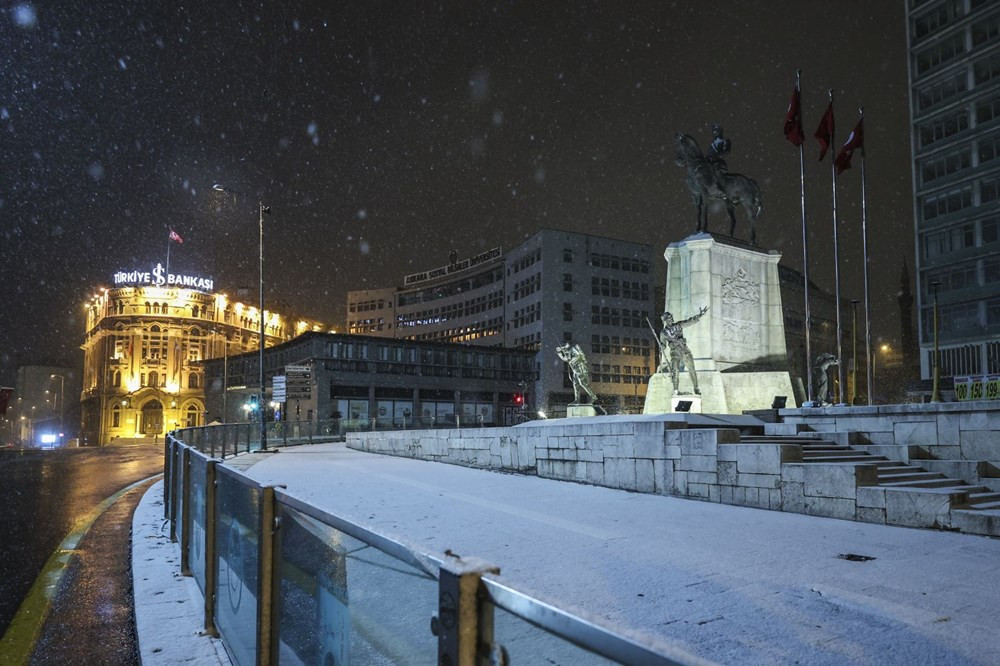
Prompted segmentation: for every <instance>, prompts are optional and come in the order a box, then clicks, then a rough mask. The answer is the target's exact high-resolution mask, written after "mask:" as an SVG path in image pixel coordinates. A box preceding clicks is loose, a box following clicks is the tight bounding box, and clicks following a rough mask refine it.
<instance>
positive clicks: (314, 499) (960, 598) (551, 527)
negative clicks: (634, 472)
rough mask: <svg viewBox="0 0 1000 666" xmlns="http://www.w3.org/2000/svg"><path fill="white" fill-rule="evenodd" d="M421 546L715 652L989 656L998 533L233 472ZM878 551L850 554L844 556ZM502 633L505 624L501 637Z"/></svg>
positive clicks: (754, 657)
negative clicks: (471, 559)
mask: <svg viewBox="0 0 1000 666" xmlns="http://www.w3.org/2000/svg"><path fill="white" fill-rule="evenodd" d="M245 473H247V474H248V475H249V476H251V477H253V478H254V479H256V480H258V481H260V482H262V483H268V484H283V485H285V486H287V492H289V493H290V494H293V495H295V496H297V497H299V498H301V499H304V500H307V501H309V502H311V503H314V504H316V505H318V506H320V507H321V508H323V509H325V510H327V511H329V512H331V513H335V514H337V515H341V516H343V517H346V518H349V519H351V520H354V521H356V522H359V523H362V524H364V525H366V526H368V527H369V528H371V529H374V530H376V531H382V532H386V533H389V534H393V535H398V536H401V537H403V538H405V539H406V540H408V541H410V542H412V543H416V544H419V545H421V546H422V547H424V548H426V549H427V550H428V551H429V552H438V553H440V552H443V551H444V550H445V549H451V550H452V551H453V552H456V553H459V554H461V555H462V556H477V557H481V558H483V559H486V560H489V561H492V562H494V563H496V564H497V565H499V566H500V568H501V572H502V574H503V575H504V577H505V578H507V579H508V580H510V581H513V582H515V583H523V584H524V585H526V586H528V587H530V588H532V589H535V590H537V591H539V592H541V593H543V594H546V595H550V596H554V597H556V598H559V599H562V600H565V601H566V602H568V603H570V604H573V605H575V606H579V607H582V608H584V609H586V610H589V611H591V612H593V613H595V614H597V615H599V616H603V617H605V618H608V619H609V620H610V621H612V622H613V623H615V624H619V625H623V626H626V627H630V628H634V629H636V630H639V631H641V632H643V633H646V634H650V635H652V636H655V637H657V638H659V639H661V640H663V641H667V642H670V643H673V644H676V645H678V646H680V647H682V648H686V649H687V650H689V651H690V652H692V653H694V654H696V655H699V656H701V657H704V658H707V659H711V660H715V661H719V662H724V663H740V664H749V663H796V662H798V663H808V664H847V663H858V664H887V663H896V664H916V663H937V664H987V663H996V659H997V655H998V654H1000V632H997V631H996V629H997V627H1000V605H998V604H997V601H996V600H997V599H1000V540H996V539H989V538H985V537H977V536H970V535H963V534H955V533H949V532H937V531H931V530H915V529H906V528H899V527H887V526H883V525H869V524H864V523H855V522H848V521H841V520H833V519H828V518H814V517H810V516H803V515H797V514H789V513H780V512H774V511H763V510H757V509H750V508H744V507H734V506H726V505H721V504H710V503H706V502H696V501H689V500H681V499H676V498H671V497H660V496H654V495H643V494H637V493H628V492H623V491H618V490H611V489H607V488H598V487H594V486H585V485H578V484H573V483H565V482H559V481H549V480H546V479H539V478H536V477H530V476H517V475H510V474H497V473H493V472H487V471H481V470H475V469H469V468H463V467H457V466H453V465H445V464H436V463H429V462H422V461H415V460H407V459H401V458H393V457H388V456H378V455H372V454H366V453H361V452H357V451H352V450H350V449H347V448H345V447H344V446H343V445H342V444H322V445H315V446H303V447H296V448H289V449H284V450H282V451H281V452H280V453H277V454H272V455H269V456H265V457H263V458H262V459H261V460H260V461H259V462H257V463H256V464H254V465H252V466H251V467H249V468H248V469H247V470H245ZM848 554H854V555H863V556H866V557H871V558H874V559H871V560H867V561H851V560H847V559H842V558H841V557H840V556H842V555H848ZM498 639H499V640H502V637H499V636H498Z"/></svg>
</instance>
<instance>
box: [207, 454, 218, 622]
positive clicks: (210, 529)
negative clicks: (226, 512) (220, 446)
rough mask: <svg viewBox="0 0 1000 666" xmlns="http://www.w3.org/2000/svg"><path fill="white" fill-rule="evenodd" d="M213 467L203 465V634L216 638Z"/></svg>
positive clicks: (211, 463) (212, 461) (216, 564)
mask: <svg viewBox="0 0 1000 666" xmlns="http://www.w3.org/2000/svg"><path fill="white" fill-rule="evenodd" d="M215 465H216V462H215V461H214V460H209V461H208V462H207V463H206V464H205V633H207V634H210V635H212V636H218V635H219V632H218V630H217V629H216V628H215V577H216V568H217V567H218V562H216V558H215V526H216V522H215Z"/></svg>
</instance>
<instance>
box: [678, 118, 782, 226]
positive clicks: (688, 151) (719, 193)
mask: <svg viewBox="0 0 1000 666" xmlns="http://www.w3.org/2000/svg"><path fill="white" fill-rule="evenodd" d="M720 134H721V132H720ZM676 138H677V159H676V164H677V166H681V167H684V168H686V169H687V179H686V182H687V186H688V189H689V190H690V191H691V199H692V200H693V201H694V205H695V206H696V207H697V208H698V226H697V231H699V232H702V231H705V232H707V231H708V201H707V199H721V200H722V201H723V202H724V203H725V204H726V212H727V213H729V235H730V236H732V235H733V234H734V233H735V231H736V215H735V214H734V212H733V211H734V209H735V208H736V207H737V206H743V210H745V211H746V214H747V220H749V222H750V242H751V243H753V244H754V245H756V244H757V218H758V217H759V216H760V213H761V210H763V207H764V203H763V200H762V198H761V194H760V188H759V187H758V186H757V182H756V181H755V180H754V179H753V178H750V177H748V176H744V175H743V174H740V173H730V172H729V169H728V168H727V167H726V163H725V162H724V161H723V160H721V159H710V158H707V157H705V155H704V154H702V152H701V148H699V147H698V142H697V141H695V139H694V137H692V136H691V135H689V134H679V133H678V134H677V135H676Z"/></svg>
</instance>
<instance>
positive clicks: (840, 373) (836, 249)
mask: <svg viewBox="0 0 1000 666" xmlns="http://www.w3.org/2000/svg"><path fill="white" fill-rule="evenodd" d="M829 93H830V108H831V109H833V88H830V90H829ZM831 124H832V123H831ZM835 133H836V132H835V130H834V128H832V127H831V128H830V146H831V147H833V146H836V145H837V143H836V140H835ZM834 157H835V156H834V155H831V156H830V174H831V176H832V178H833V281H834V301H835V303H834V307H835V308H836V310H837V397H838V398H839V400H838V401H837V402H838V403H843V402H844V362H843V350H842V349H841V343H842V340H843V337H844V336H843V328H842V323H841V321H840V242H839V239H838V231H839V230H838V228H837V227H838V226H839V224H838V222H837V165H836V160H835V159H834ZM825 397H826V396H820V400H822V399H824V398H825Z"/></svg>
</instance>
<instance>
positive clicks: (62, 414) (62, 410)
mask: <svg viewBox="0 0 1000 666" xmlns="http://www.w3.org/2000/svg"><path fill="white" fill-rule="evenodd" d="M56 377H58V378H59V433H60V434H62V433H63V432H65V430H66V426H65V424H64V423H63V421H64V419H65V418H66V377H64V376H63V375H59V374H54V375H49V379H55V378H56Z"/></svg>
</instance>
